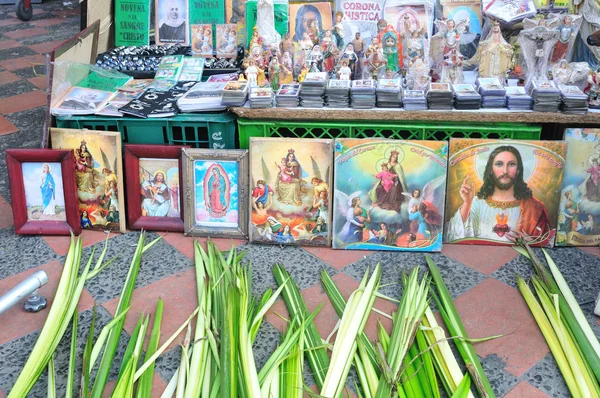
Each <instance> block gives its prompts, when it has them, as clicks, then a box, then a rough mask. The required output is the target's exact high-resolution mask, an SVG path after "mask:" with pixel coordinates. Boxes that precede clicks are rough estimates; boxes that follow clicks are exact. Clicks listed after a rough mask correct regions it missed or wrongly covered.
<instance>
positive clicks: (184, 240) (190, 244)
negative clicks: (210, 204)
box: [161, 232, 246, 260]
mask: <svg viewBox="0 0 600 398" xmlns="http://www.w3.org/2000/svg"><path fill="white" fill-rule="evenodd" d="M161 235H162V237H163V239H164V240H165V242H167V243H169V244H170V245H172V246H174V247H175V248H176V249H177V250H179V251H180V252H181V254H183V255H184V256H186V257H188V258H189V259H191V260H193V259H194V240H198V242H200V243H201V244H202V247H204V248H206V241H207V238H200V237H193V236H184V235H183V234H182V233H177V232H168V233H165V234H161ZM210 240H211V241H213V242H214V243H215V244H216V245H217V247H218V248H219V249H220V250H222V251H229V250H231V245H232V244H233V245H234V246H238V245H241V244H243V243H246V241H245V240H240V239H227V238H211V239H210Z"/></svg>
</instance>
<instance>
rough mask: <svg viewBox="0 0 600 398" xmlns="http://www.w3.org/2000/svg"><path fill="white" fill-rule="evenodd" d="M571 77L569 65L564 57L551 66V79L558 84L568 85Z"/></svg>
mask: <svg viewBox="0 0 600 398" xmlns="http://www.w3.org/2000/svg"><path fill="white" fill-rule="evenodd" d="M570 77H571V66H570V65H569V63H568V62H567V60H565V59H561V60H560V61H559V62H558V63H556V64H554V66H552V80H553V81H554V83H555V84H556V85H557V86H558V85H559V84H562V85H568V84H569V78H570Z"/></svg>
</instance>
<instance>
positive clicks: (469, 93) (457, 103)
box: [452, 84, 481, 110]
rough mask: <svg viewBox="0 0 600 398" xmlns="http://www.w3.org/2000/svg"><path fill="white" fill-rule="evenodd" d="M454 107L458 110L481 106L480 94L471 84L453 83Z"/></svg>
mask: <svg viewBox="0 0 600 398" xmlns="http://www.w3.org/2000/svg"><path fill="white" fill-rule="evenodd" d="M452 90H453V91H454V107H455V108H456V109H459V110H471V109H479V108H481V95H479V93H477V91H476V90H475V87H473V85H472V84H453V85H452Z"/></svg>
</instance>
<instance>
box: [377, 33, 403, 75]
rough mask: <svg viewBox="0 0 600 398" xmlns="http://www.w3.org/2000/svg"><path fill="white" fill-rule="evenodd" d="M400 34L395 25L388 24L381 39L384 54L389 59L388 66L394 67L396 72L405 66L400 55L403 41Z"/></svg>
mask: <svg viewBox="0 0 600 398" xmlns="http://www.w3.org/2000/svg"><path fill="white" fill-rule="evenodd" d="M398 36H399V35H398V32H396V30H395V29H394V27H393V26H392V25H388V26H387V28H385V30H384V32H383V37H382V40H381V44H382V46H383V54H384V55H385V58H386V60H387V67H388V68H392V69H394V70H395V71H396V72H397V71H399V70H400V68H401V67H403V66H404V61H403V59H402V57H399V55H401V54H402V42H401V41H400V40H399V37H398Z"/></svg>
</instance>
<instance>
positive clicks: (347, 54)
mask: <svg viewBox="0 0 600 398" xmlns="http://www.w3.org/2000/svg"><path fill="white" fill-rule="evenodd" d="M344 59H347V60H348V66H349V67H350V70H352V76H351V80H354V79H355V76H356V74H355V72H356V63H357V62H358V57H357V56H356V53H355V52H354V46H353V45H352V43H348V44H347V45H346V49H345V50H344V52H343V53H342V55H341V56H340V62H341V61H342V60H344Z"/></svg>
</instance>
